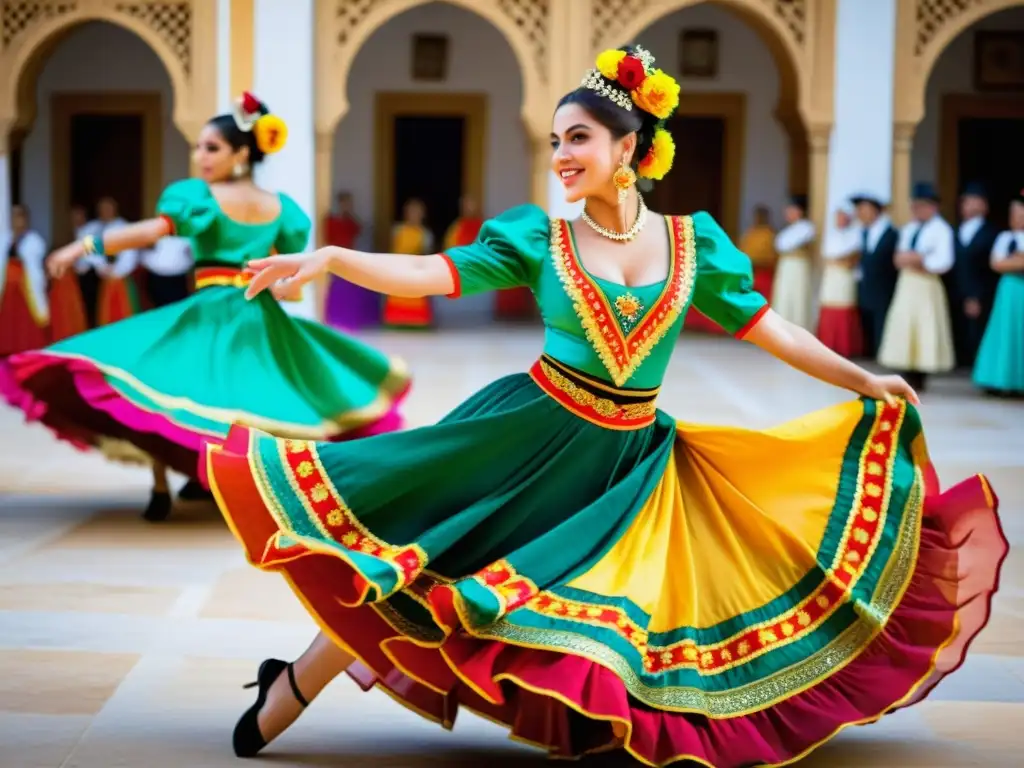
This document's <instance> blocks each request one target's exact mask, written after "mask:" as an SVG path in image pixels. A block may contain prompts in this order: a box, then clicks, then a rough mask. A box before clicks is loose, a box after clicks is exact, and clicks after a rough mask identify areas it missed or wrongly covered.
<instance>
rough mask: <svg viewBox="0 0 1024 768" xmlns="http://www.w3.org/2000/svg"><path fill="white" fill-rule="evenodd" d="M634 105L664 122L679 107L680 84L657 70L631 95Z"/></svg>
mask: <svg viewBox="0 0 1024 768" xmlns="http://www.w3.org/2000/svg"><path fill="white" fill-rule="evenodd" d="M631 95H632V97H633V103H634V104H636V105H637V106H638V107H640V109H642V110H643V111H644V112H647V113H649V114H652V115H654V116H655V117H656V118H658V119H659V120H664V119H665V118H666V117H668V116H669V115H671V114H672V113H673V112H674V111H675V109H676V107H678V106H679V83H677V82H676V81H675V79H674V78H673V77H671V76H669V75H666V74H665V73H664V72H662V71H661V70H660V69H656V70H654V71H653V72H651V74H649V75H648V76H647V77H646V78H644V81H643V82H642V83H640V87H639V88H637V89H636V90H635V91H633V93H632V94H631Z"/></svg>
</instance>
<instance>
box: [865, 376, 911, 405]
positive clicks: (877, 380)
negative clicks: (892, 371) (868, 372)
mask: <svg viewBox="0 0 1024 768" xmlns="http://www.w3.org/2000/svg"><path fill="white" fill-rule="evenodd" d="M861 394H862V395H865V396H867V397H870V398H871V399H872V400H884V401H885V402H887V403H889V404H890V405H891V404H892V403H894V402H896V400H897V398H901V397H902V398H904V399H906V400H907V401H909V402H911V403H913V404H914V405H920V404H921V398H919V397H918V396H917V392H915V391H914V389H913V387H911V386H910V385H909V384H907V382H905V381H904V380H903V379H902V377H900V376H872V377H871V378H870V379H869V380H868V384H867V386H866V387H864V391H863V392H861Z"/></svg>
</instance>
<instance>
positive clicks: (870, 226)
mask: <svg viewBox="0 0 1024 768" xmlns="http://www.w3.org/2000/svg"><path fill="white" fill-rule="evenodd" d="M850 202H851V203H853V205H854V206H855V208H856V215H857V221H858V222H859V224H860V230H861V243H860V250H861V253H860V283H859V285H858V289H857V303H858V305H859V307H860V317H861V323H862V325H863V328H864V347H865V354H866V355H867V356H868V357H871V358H873V357H875V355H877V354H878V345H879V344H880V343H881V341H882V329H883V328H885V315H886V313H887V312H888V311H889V303H890V302H891V301H892V294H893V291H894V290H895V289H896V275H897V273H896V265H895V264H893V256H894V255H895V254H896V244H897V243H898V242H899V232H897V231H896V229H895V228H894V227H893V226H892V222H891V221H890V220H889V217H888V216H887V215H886V214H885V205H884V204H883V203H882V201H881V199H880V198H879V197H878V196H876V195H871V194H860V195H854V196H853V197H852V198H850Z"/></svg>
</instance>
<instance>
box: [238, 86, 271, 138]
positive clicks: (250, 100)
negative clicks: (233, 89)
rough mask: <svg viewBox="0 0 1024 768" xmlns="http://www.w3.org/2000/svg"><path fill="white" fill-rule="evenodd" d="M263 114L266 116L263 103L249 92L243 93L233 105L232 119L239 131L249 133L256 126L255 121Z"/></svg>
mask: <svg viewBox="0 0 1024 768" xmlns="http://www.w3.org/2000/svg"><path fill="white" fill-rule="evenodd" d="M265 114H267V108H266V107H264V106H263V102H261V101H260V100H259V99H257V98H256V97H255V96H254V95H253V94H251V93H249V91H245V92H244V93H243V94H242V97H241V98H240V99H239V100H238V101H237V102H236V103H235V111H234V117H235V123H236V124H237V125H238V128H239V130H242V131H246V132H249V131H251V130H252V129H253V126H254V125H256V121H257V120H259V119H260V118H261V117H263V115H265Z"/></svg>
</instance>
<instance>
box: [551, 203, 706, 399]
mask: <svg viewBox="0 0 1024 768" xmlns="http://www.w3.org/2000/svg"><path fill="white" fill-rule="evenodd" d="M665 219H666V220H667V221H668V223H669V232H670V240H671V243H670V245H671V251H672V259H671V262H670V268H669V275H668V278H667V279H666V281H665V288H664V290H663V291H662V294H661V296H660V297H659V298H658V301H657V302H656V303H655V305H654V307H653V308H652V309H651V310H650V312H648V313H647V315H646V316H645V317H644V318H643V320H642V321H641V322H640V323H639V324H638V325H637V326H636V327H635V328H634V329H633V330H632V331H630V333H629V335H628V336H624V335H623V333H622V329H621V328H620V327H619V324H618V322H617V321H616V320H615V318H614V310H613V309H612V308H611V307H610V306H609V304H608V301H607V297H606V296H605V295H604V293H603V292H602V291H601V289H600V288H599V287H598V286H597V285H596V284H595V283H594V281H593V280H591V279H590V277H589V276H588V275H587V273H586V270H584V269H583V267H582V265H581V263H580V260H579V256H578V254H577V253H576V251H575V248H574V247H573V243H572V233H571V228H570V225H569V223H568V222H567V221H565V220H564V219H554V220H552V223H551V244H550V250H551V259H552V262H553V263H554V267H555V272H556V274H557V275H558V278H559V280H560V281H561V283H562V288H563V290H564V291H565V293H566V295H567V296H568V297H569V300H570V301H571V302H572V304H573V309H574V310H575V311H576V316H577V317H579V319H580V324H581V325H582V326H583V331H584V333H585V334H586V337H587V340H588V341H589V342H590V344H591V346H592V347H593V348H594V351H595V352H596V353H597V355H598V357H599V358H600V359H601V362H602V363H603V364H604V367H605V368H606V369H607V371H608V373H609V375H610V376H611V378H612V381H613V382H615V384H616V386H619V387H621V386H623V385H624V384H625V383H626V382H627V381H629V378H630V377H631V376H632V375H633V374H634V373H635V372H636V370H637V369H638V368H639V367H640V365H641V364H642V363H643V362H644V360H646V359H647V358H648V357H649V356H650V354H651V352H652V351H653V350H654V348H655V347H656V346H657V344H658V342H660V341H661V340H662V338H664V336H665V333H666V332H667V331H668V329H669V328H671V327H672V325H673V324H674V323H675V322H676V320H678V319H679V316H680V314H681V313H682V310H683V308H684V307H685V306H686V304H687V303H688V302H689V300H690V295H691V293H692V292H693V285H694V277H695V275H696V265H697V259H696V237H695V235H694V227H693V219H692V218H691V217H689V216H676V217H670V216H666V217H665Z"/></svg>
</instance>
